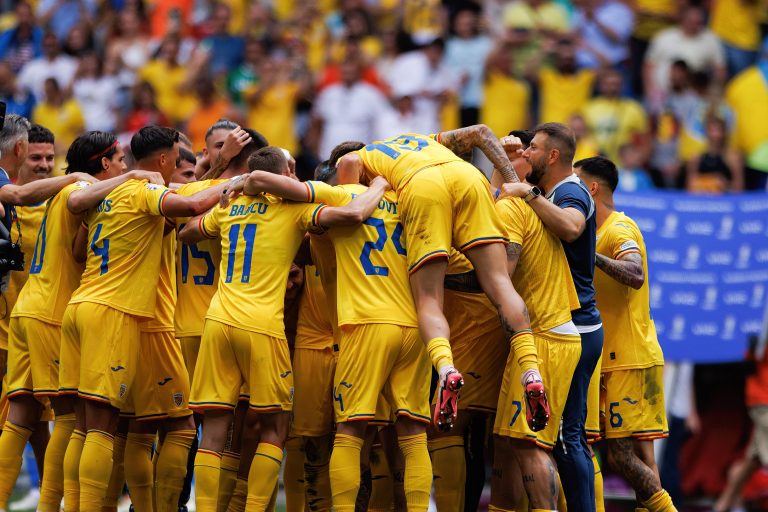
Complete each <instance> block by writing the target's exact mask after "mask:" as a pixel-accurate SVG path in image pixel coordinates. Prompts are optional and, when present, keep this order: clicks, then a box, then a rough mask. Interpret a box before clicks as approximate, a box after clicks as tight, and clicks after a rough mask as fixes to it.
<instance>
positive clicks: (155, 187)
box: [145, 183, 163, 190]
mask: <svg viewBox="0 0 768 512" xmlns="http://www.w3.org/2000/svg"><path fill="white" fill-rule="evenodd" d="M145 186H146V187H147V190H159V189H161V188H163V187H162V186H160V185H158V184H156V183H147V184H146V185H145Z"/></svg>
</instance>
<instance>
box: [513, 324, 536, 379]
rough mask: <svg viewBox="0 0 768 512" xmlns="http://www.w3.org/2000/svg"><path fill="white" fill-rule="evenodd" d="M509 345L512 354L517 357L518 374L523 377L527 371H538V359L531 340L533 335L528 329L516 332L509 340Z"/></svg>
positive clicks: (534, 345)
mask: <svg viewBox="0 0 768 512" xmlns="http://www.w3.org/2000/svg"><path fill="white" fill-rule="evenodd" d="M509 345H510V348H511V349H512V352H513V353H514V354H515V357H517V363H518V364H519V365H520V369H521V371H520V374H521V375H525V372H527V371H528V370H536V371H537V372H538V371H539V358H538V354H537V352H536V344H535V343H534V340H533V334H531V330H530V329H523V330H522V331H517V332H516V333H515V334H514V336H512V337H511V338H510V339H509Z"/></svg>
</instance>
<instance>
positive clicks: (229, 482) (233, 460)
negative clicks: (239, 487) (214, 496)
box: [216, 451, 240, 512]
mask: <svg viewBox="0 0 768 512" xmlns="http://www.w3.org/2000/svg"><path fill="white" fill-rule="evenodd" d="M239 467H240V454H239V453H235V452H227V451H225V452H224V453H222V454H221V470H220V471H219V503H218V504H217V505H216V507H217V509H218V511H219V512H226V510H227V507H229V500H230V499H232V493H233V492H234V491H235V483H236V482H237V470H238V468H239Z"/></svg>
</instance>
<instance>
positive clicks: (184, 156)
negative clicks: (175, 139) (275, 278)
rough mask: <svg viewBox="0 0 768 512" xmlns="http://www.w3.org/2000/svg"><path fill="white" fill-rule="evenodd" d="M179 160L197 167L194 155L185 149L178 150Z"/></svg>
mask: <svg viewBox="0 0 768 512" xmlns="http://www.w3.org/2000/svg"><path fill="white" fill-rule="evenodd" d="M179 158H180V159H181V161H182V162H189V163H191V164H192V165H197V158H195V154H194V153H193V152H191V151H190V150H188V149H187V148H179Z"/></svg>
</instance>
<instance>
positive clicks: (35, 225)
mask: <svg viewBox="0 0 768 512" xmlns="http://www.w3.org/2000/svg"><path fill="white" fill-rule="evenodd" d="M45 206H46V202H45V201H43V202H42V203H39V204H36V205H31V206H23V207H19V206H17V207H16V218H17V219H18V222H19V228H18V229H19V231H21V240H20V243H21V251H22V252H23V253H24V270H23V271H21V270H19V271H13V272H9V274H8V288H7V289H6V290H5V292H3V298H4V299H5V301H4V306H5V307H3V308H0V312H2V318H0V348H3V349H6V348H8V325H9V324H10V321H11V312H12V311H13V308H14V306H15V305H16V301H17V299H18V297H19V292H20V291H21V289H22V288H23V287H24V283H26V282H27V278H28V277H29V266H30V262H31V261H32V253H33V252H34V250H35V241H36V240H37V232H38V231H39V230H40V224H41V223H42V221H43V216H44V215H45ZM11 231H12V232H11V237H13V238H15V237H17V236H19V231H17V230H16V224H15V223H14V226H13V228H12V230H11Z"/></svg>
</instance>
